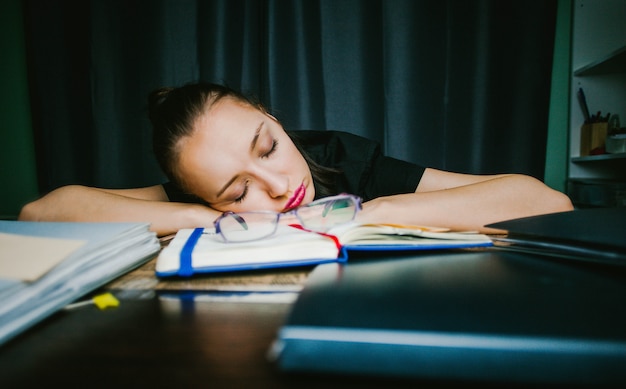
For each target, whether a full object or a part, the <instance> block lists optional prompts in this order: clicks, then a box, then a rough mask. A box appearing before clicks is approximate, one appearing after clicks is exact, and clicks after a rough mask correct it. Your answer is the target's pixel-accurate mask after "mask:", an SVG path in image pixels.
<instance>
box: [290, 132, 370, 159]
mask: <svg viewBox="0 0 626 389" xmlns="http://www.w3.org/2000/svg"><path fill="white" fill-rule="evenodd" d="M288 133H289V135H290V136H291V138H292V139H293V140H294V142H295V143H296V144H297V145H298V146H299V147H300V148H301V149H302V150H304V151H306V152H307V153H309V154H314V155H317V156H320V157H321V158H322V159H326V158H329V157H330V158H332V159H334V158H336V157H347V158H348V159H352V158H356V159H362V158H366V159H367V158H371V157H372V156H374V155H375V154H377V153H379V152H380V145H379V143H378V142H376V141H373V140H371V139H368V138H365V137H363V136H360V135H356V134H352V133H349V132H345V131H335V130H300V131H289V132H288Z"/></svg>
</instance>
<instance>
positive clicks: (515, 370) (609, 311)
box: [270, 249, 626, 385]
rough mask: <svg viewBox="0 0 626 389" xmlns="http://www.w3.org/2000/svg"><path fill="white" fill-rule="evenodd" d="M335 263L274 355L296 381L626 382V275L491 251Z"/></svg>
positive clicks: (312, 288) (321, 272)
mask: <svg viewBox="0 0 626 389" xmlns="http://www.w3.org/2000/svg"><path fill="white" fill-rule="evenodd" d="M389 259H390V258H388V257H385V256H384V255H382V256H381V258H380V260H376V261H362V262H356V263H348V264H345V265H342V264H325V265H320V266H318V267H316V269H315V270H313V272H312V273H311V274H310V276H309V279H308V280H307V283H306V284H305V286H304V289H303V290H302V292H301V293H300V296H299V297H298V300H297V301H296V303H295V305H294V306H293V308H292V310H291V312H290V314H289V316H288V317H287V319H286V321H285V323H284V325H283V326H282V327H281V329H280V331H279V333H278V336H277V339H276V342H275V343H274V345H273V347H272V350H271V353H270V354H271V355H272V358H273V359H274V361H275V362H276V364H277V365H278V367H279V368H280V369H281V370H283V371H285V372H292V373H299V372H300V373H301V372H305V373H315V374H319V373H332V374H345V375H355V374H356V375H371V376H388V377H389V376H391V377H404V378H406V377H408V378H414V379H422V380H428V381H430V380H435V381H442V382H474V383H476V382H479V383H480V382H483V383H484V382H495V383H524V384H526V383H532V384H536V383H540V384H577V385H581V384H582V385H588V384H598V383H609V384H615V383H617V384H621V385H624V384H626V369H624V366H626V310H625V309H624V307H626V274H624V272H615V271H607V269H606V268H605V267H593V266H588V265H586V264H582V263H573V264H563V263H560V262H556V261H546V260H542V259H538V258H536V257H534V256H531V255H527V254H521V253H515V252H504V251H495V250H493V249H486V250H479V251H476V250H470V251H467V252H464V253H444V252H442V253H430V254H429V255H424V256H415V257H407V258H395V259H394V260H389Z"/></svg>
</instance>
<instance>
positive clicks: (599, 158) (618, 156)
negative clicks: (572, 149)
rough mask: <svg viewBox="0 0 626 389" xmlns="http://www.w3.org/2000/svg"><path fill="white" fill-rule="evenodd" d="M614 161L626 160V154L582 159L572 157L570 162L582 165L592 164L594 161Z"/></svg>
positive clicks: (592, 156)
mask: <svg viewBox="0 0 626 389" xmlns="http://www.w3.org/2000/svg"><path fill="white" fill-rule="evenodd" d="M616 159H626V153H615V154H599V155H586V156H584V157H572V162H575V163H584V162H594V161H609V160H616Z"/></svg>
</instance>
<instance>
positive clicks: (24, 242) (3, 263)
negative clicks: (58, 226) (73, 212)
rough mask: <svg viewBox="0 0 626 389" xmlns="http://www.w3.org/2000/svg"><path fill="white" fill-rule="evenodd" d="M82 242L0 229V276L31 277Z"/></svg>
mask: <svg viewBox="0 0 626 389" xmlns="http://www.w3.org/2000/svg"><path fill="white" fill-rule="evenodd" d="M85 243H86V242H85V241H84V240H75V239H56V238H43V237H34V236H24V235H17V234H6V233H0V278H10V279H16V280H20V281H35V280H37V279H38V278H39V277H41V276H42V275H44V274H46V273H47V272H48V271H50V270H51V269H52V268H53V267H55V266H56V265H57V264H59V263H61V262H62V261H63V260H64V259H65V258H67V257H68V256H69V255H70V254H71V253H73V252H74V251H76V250H77V249H78V248H80V247H82V246H83V245H84V244H85Z"/></svg>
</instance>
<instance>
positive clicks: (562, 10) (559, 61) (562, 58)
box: [544, 0, 572, 192]
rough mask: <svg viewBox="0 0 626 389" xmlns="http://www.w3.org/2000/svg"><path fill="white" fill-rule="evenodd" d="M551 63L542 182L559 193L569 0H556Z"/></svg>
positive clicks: (563, 173) (564, 154) (563, 181)
mask: <svg viewBox="0 0 626 389" xmlns="http://www.w3.org/2000/svg"><path fill="white" fill-rule="evenodd" d="M558 7H559V8H558V14H557V22H556V36H555V44H554V59H553V65H552V87H551V90H552V93H551V96H550V118H549V121H548V142H547V147H546V168H545V173H544V181H545V183H546V185H548V186H549V187H551V188H553V189H556V190H558V191H561V192H565V191H566V187H567V175H568V174H567V173H568V172H567V167H568V158H569V152H568V146H567V145H568V144H569V136H568V133H569V91H570V86H569V85H570V84H569V83H570V68H571V64H570V62H571V35H572V34H571V25H572V1H571V0H559V3H558Z"/></svg>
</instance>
